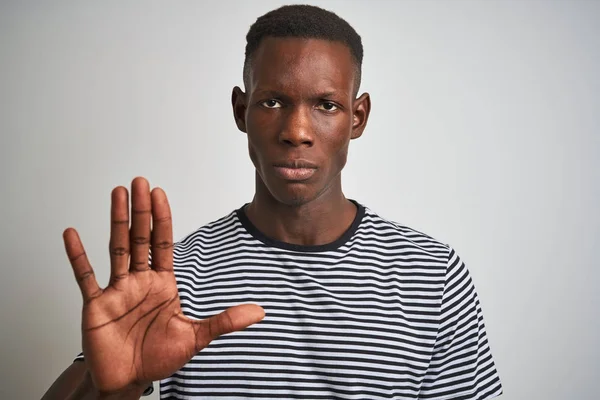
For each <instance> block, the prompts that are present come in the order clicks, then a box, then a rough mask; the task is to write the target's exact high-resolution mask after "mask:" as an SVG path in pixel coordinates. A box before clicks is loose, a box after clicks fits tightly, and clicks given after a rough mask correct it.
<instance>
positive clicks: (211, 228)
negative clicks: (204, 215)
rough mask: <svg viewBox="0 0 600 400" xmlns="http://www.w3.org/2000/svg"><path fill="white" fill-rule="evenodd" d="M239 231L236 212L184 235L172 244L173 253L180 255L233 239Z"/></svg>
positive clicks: (239, 226)
mask: <svg viewBox="0 0 600 400" xmlns="http://www.w3.org/2000/svg"><path fill="white" fill-rule="evenodd" d="M240 229H241V225H240V224H239V221H238V218H237V214H236V211H232V212H230V213H229V214H227V215H225V216H223V217H221V218H219V219H216V220H214V221H211V222H209V223H207V224H205V225H203V226H201V227H200V228H198V229H196V230H195V231H193V232H191V233H189V234H187V235H185V236H184V237H183V238H181V239H180V240H178V241H177V242H175V243H174V252H175V254H177V253H182V252H186V251H189V250H190V249H193V248H202V247H204V246H205V245H206V244H210V243H215V241H221V240H224V239H227V238H228V237H231V238H233V237H234V236H235V235H236V232H237V231H239V230H240Z"/></svg>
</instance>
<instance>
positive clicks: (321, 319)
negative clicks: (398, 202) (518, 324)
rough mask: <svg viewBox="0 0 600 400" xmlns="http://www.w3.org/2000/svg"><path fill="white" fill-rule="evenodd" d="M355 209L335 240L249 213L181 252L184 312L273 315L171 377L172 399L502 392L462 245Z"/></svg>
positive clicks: (167, 394) (467, 397)
mask: <svg viewBox="0 0 600 400" xmlns="http://www.w3.org/2000/svg"><path fill="white" fill-rule="evenodd" d="M355 204H356V205H357V207H358V212H357V215H356V218H355V220H354V221H353V223H352V225H351V226H350V228H349V229H348V230H347V231H346V232H345V234H344V235H343V236H342V237H341V238H339V239H338V240H336V241H335V242H333V243H330V244H327V245H321V246H300V245H292V244H289V243H283V242H279V241H276V240H273V239H270V238H268V237H266V236H265V235H263V234H262V233H261V232H259V231H258V230H257V229H256V227H254V226H253V225H252V223H251V222H250V220H249V219H248V218H247V217H246V215H245V213H244V207H242V208H240V209H238V210H236V211H234V212H232V213H231V214H229V215H227V216H225V217H223V218H221V219H219V220H217V221H214V222H212V223H209V224H208V225H206V226H204V227H202V228H200V229H198V230H197V231H195V232H193V233H192V234H190V235H188V236H187V237H185V238H184V239H182V240H181V241H179V242H178V243H177V244H176V245H175V247H174V263H175V275H176V279H177V285H178V289H179V295H180V298H181V306H182V309H183V312H184V314H185V315H187V316H188V317H190V318H193V319H204V318H206V317H209V316H211V315H214V314H216V313H219V312H221V311H223V310H224V309H226V308H228V307H231V306H234V305H237V304H241V303H256V304H259V305H261V306H262V307H263V308H264V310H265V312H266V316H265V318H264V320H263V321H261V322H260V323H258V324H255V325H252V326H250V327H249V328H247V329H245V330H243V331H241V332H234V333H230V334H227V335H223V336H221V337H219V338H217V339H216V340H214V341H212V342H211V343H210V345H209V346H208V347H207V348H205V349H204V350H202V351H201V352H200V353H198V354H197V355H196V356H195V357H194V358H193V359H192V360H190V361H189V362H188V363H187V364H186V365H185V366H184V367H183V368H181V369H180V370H179V371H178V372H177V373H175V374H174V375H173V376H171V377H169V378H167V379H165V380H163V381H161V383H160V394H161V399H171V398H177V399H188V398H202V399H210V398H218V399H275V398H285V399H463V400H471V399H472V400H483V399H490V398H493V397H496V396H498V395H500V394H501V393H502V387H501V383H500V379H499V377H498V373H497V371H496V368H495V365H494V361H493V359H492V355H491V352H490V347H489V344H488V340H487V336H486V330H485V325H484V321H483V315H482V311H481V306H480V303H479V300H478V297H477V293H476V291H475V288H474V286H473V282H472V280H471V278H470V276H469V272H468V270H467V268H466V267H465V265H464V263H463V262H462V261H461V260H460V258H459V257H458V255H457V254H456V253H455V251H454V250H453V249H452V248H451V247H449V246H448V245H446V244H442V243H440V242H438V241H436V240H435V239H433V238H431V237H429V236H427V235H425V234H423V233H420V232H417V231H415V230H413V229H410V228H408V227H406V226H402V225H400V224H397V223H394V222H392V221H388V220H386V219H384V218H381V217H379V216H378V215H377V214H375V213H374V212H373V211H371V210H370V209H368V208H366V207H364V206H362V205H360V204H358V203H356V202H355Z"/></svg>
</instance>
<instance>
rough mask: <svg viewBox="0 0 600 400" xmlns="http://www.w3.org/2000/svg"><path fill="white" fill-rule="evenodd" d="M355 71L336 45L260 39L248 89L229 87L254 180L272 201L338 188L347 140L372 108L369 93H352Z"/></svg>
mask: <svg viewBox="0 0 600 400" xmlns="http://www.w3.org/2000/svg"><path fill="white" fill-rule="evenodd" d="M355 70H356V67H355V63H354V61H353V58H352V55H351V53H350V50H349V49H348V48H347V47H346V46H345V45H343V44H341V43H338V42H331V41H326V40H317V39H298V38H266V39H264V40H263V41H262V43H261V45H260V47H259V48H258V49H257V50H256V52H255V54H254V56H253V61H252V66H251V73H250V76H249V79H248V82H247V84H248V87H247V88H246V90H247V92H246V93H243V92H242V91H241V90H240V89H239V88H235V89H234V92H233V98H232V100H233V106H234V114H235V117H236V122H237V124H238V127H239V128H240V130H242V131H244V132H246V133H247V135H248V148H249V152H250V158H251V159H252V162H253V163H254V166H255V167H256V171H257V174H258V177H259V181H258V185H259V186H260V185H263V186H264V188H266V189H267V190H268V192H269V193H270V194H271V196H273V197H274V198H275V199H276V200H277V201H279V202H281V203H283V204H288V205H301V204H306V203H308V202H310V201H312V200H314V199H316V198H319V197H320V196H323V195H326V194H327V193H332V192H334V191H336V190H341V184H340V172H341V171H342V168H343V167H344V165H345V164H346V158H347V155H348V144H349V142H350V139H353V138H357V137H359V136H360V135H361V134H362V131H363V129H364V127H365V125H366V121H367V118H368V114H369V109H370V100H369V96H368V94H364V95H363V96H361V97H360V98H359V99H355V98H354V93H355V87H354V85H355V73H356V72H355ZM260 189H261V188H260V187H258V188H257V190H260Z"/></svg>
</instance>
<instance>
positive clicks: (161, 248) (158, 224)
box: [151, 188, 173, 271]
mask: <svg viewBox="0 0 600 400" xmlns="http://www.w3.org/2000/svg"><path fill="white" fill-rule="evenodd" d="M151 198H152V269H153V270H155V271H173V223H172V220H171V208H170V207H169V201H168V200H167V195H166V194H165V192H164V191H163V190H162V189H160V188H154V189H153V190H152V193H151Z"/></svg>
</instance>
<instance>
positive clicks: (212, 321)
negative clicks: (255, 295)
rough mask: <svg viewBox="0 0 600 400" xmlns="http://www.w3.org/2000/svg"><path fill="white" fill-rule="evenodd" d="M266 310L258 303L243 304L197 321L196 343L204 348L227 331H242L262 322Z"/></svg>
mask: <svg viewBox="0 0 600 400" xmlns="http://www.w3.org/2000/svg"><path fill="white" fill-rule="evenodd" d="M264 317H265V310H263V309H262V307H260V306H258V305H256V304H242V305H239V306H235V307H231V308H228V309H227V310H225V311H223V312H222V313H220V314H217V315H213V316H212V317H210V318H207V319H204V320H202V321H198V322H196V323H195V324H196V345H197V346H198V349H197V350H198V351H200V350H202V349H203V348H205V347H206V346H208V344H209V343H210V342H211V341H212V340H213V339H216V338H217V337H219V336H221V335H224V334H226V333H230V332H235V331H241V330H242V329H245V328H247V327H248V326H250V325H252V324H255V323H257V322H260V321H261V320H262V319H263V318H264Z"/></svg>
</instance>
